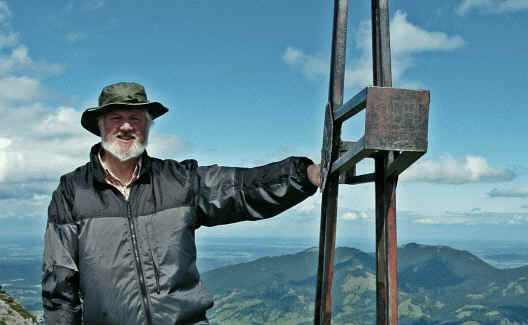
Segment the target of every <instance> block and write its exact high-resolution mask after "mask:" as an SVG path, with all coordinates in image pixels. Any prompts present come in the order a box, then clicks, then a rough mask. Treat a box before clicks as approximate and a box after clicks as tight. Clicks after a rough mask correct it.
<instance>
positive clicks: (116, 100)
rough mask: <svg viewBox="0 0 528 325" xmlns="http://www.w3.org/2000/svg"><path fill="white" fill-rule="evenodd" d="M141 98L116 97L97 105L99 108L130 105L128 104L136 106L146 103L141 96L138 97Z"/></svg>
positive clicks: (145, 99) (144, 98)
mask: <svg viewBox="0 0 528 325" xmlns="http://www.w3.org/2000/svg"><path fill="white" fill-rule="evenodd" d="M139 97H142V98H138V96H136V97H132V96H116V97H112V98H108V99H105V100H104V101H103V102H101V103H99V106H104V105H108V104H112V103H130V104H138V103H145V104H146V103H148V101H147V98H146V97H143V96H139Z"/></svg>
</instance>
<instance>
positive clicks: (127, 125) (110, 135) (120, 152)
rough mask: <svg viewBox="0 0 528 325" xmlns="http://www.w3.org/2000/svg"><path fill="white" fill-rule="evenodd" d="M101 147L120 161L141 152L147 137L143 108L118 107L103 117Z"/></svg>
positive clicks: (146, 122)
mask: <svg viewBox="0 0 528 325" xmlns="http://www.w3.org/2000/svg"><path fill="white" fill-rule="evenodd" d="M102 131H103V132H102V140H103V148H104V149H105V150H107V151H109V152H110V153H112V154H113V155H114V156H115V157H116V158H118V159H119V160H121V161H126V160H129V159H131V158H135V157H138V156H139V155H141V154H142V153H143V151H144V150H145V147H146V142H147V141H146V140H147V139H148V131H149V130H148V121H147V118H146V116H145V111H144V110H143V109H118V110H114V111H112V112H110V113H108V114H106V115H105V116H104V118H103V130H102Z"/></svg>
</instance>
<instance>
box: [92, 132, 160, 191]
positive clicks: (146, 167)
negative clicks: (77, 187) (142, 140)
mask: <svg viewBox="0 0 528 325" xmlns="http://www.w3.org/2000/svg"><path fill="white" fill-rule="evenodd" d="M102 149H103V147H102V146H101V142H99V143H96V144H94V145H93V146H92V149H91V150H90V162H91V164H92V166H93V176H94V179H95V180H96V181H97V182H99V183H103V184H104V183H106V181H105V171H104V168H103V166H101V163H100V162H99V157H98V155H99V151H101V150H102ZM141 157H142V158H141V159H142V161H141V171H140V172H139V176H138V179H137V180H138V181H139V180H141V179H142V178H143V177H144V176H146V175H147V174H149V173H150V171H151V166H152V162H151V160H150V156H149V155H148V153H147V150H145V152H143V154H142V155H141Z"/></svg>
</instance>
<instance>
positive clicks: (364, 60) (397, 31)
mask: <svg viewBox="0 0 528 325" xmlns="http://www.w3.org/2000/svg"><path fill="white" fill-rule="evenodd" d="M390 29H391V30H390V33H391V49H392V62H391V66H392V78H393V84H399V87H404V86H406V87H412V88H418V86H419V85H418V83H417V82H415V81H407V80H404V74H405V72H406V71H407V70H408V69H409V68H410V67H412V66H413V64H414V57H413V56H414V55H415V54H416V53H420V52H425V51H450V50H454V49H457V48H460V47H462V46H464V40H463V39H462V37H461V36H459V35H454V36H449V35H447V34H445V33H442V32H436V31H426V30H424V29H422V28H420V27H418V26H416V25H413V24H412V23H410V22H409V21H408V20H407V14H406V13H405V12H403V11H401V10H398V11H396V13H395V14H394V17H393V18H392V20H391V24H390ZM354 41H355V45H356V48H357V49H358V50H359V52H360V54H359V56H357V57H355V58H352V59H350V60H349V61H350V62H348V63H347V68H346V71H345V86H346V87H365V86H367V85H371V84H372V49H371V47H372V45H371V43H372V38H371V22H370V21H362V22H361V23H360V24H359V26H358V28H357V31H356V33H355V35H354ZM347 59H348V58H347ZM282 60H283V61H284V62H285V63H286V64H288V65H290V66H293V67H296V68H298V69H300V70H301V72H302V73H303V74H304V75H305V76H306V77H308V78H318V77H326V76H328V74H329V71H330V65H329V60H328V57H327V55H324V56H316V55H312V54H308V53H304V52H303V51H302V50H300V49H297V48H294V47H288V48H287V49H286V51H285V52H284V55H283V56H282Z"/></svg>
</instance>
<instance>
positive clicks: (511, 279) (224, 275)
mask: <svg viewBox="0 0 528 325" xmlns="http://www.w3.org/2000/svg"><path fill="white" fill-rule="evenodd" d="M335 256H336V257H335V268H334V290H333V321H332V324H334V325H339V324H373V323H375V305H376V292H375V290H376V280H375V279H376V264H375V255H374V254H373V253H365V252H362V251H360V250H358V249H355V248H349V247H338V248H337V249H336V255H335ZM317 258H318V250H317V249H315V248H309V249H306V250H304V251H301V252H299V253H296V254H287V255H281V256H276V257H264V258H260V259H257V260H255V261H252V262H247V263H242V264H237V265H231V266H226V267H223V268H219V269H215V270H212V271H209V272H205V273H203V274H202V280H203V281H204V283H205V284H206V286H207V288H208V289H209V290H210V291H211V293H213V295H214V297H215V301H216V304H215V307H214V308H213V309H212V310H210V311H209V312H208V317H209V318H210V320H211V324H227V325H229V324H310V323H312V322H313V319H312V318H313V302H314V294H315V283H316V276H317V274H316V271H317ZM398 260H399V263H398V273H399V311H400V317H399V323H400V324H402V325H406V324H409V325H417V324H424V325H433V324H435V325H436V324H453V325H454V324H464V323H466V322H473V323H467V324H500V323H501V322H503V323H504V324H528V266H523V267H519V268H514V269H506V270H504V269H497V268H495V267H493V266H491V265H489V264H487V263H486V262H485V261H483V260H482V259H480V258H478V257H477V256H475V255H473V254H471V253H469V252H467V251H463V250H457V249H454V248H450V247H448V246H429V245H421V244H417V243H410V244H406V245H402V246H399V247H398ZM234 319H236V321H235V320H234Z"/></svg>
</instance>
